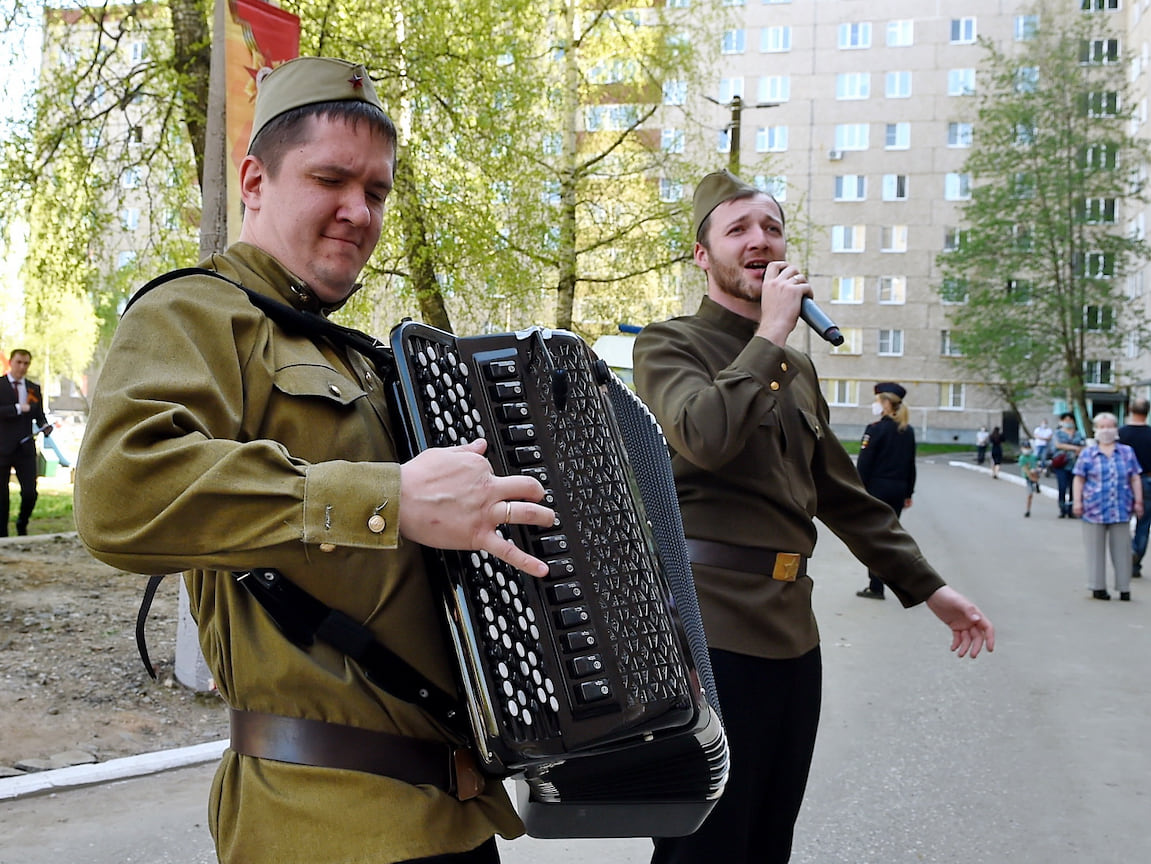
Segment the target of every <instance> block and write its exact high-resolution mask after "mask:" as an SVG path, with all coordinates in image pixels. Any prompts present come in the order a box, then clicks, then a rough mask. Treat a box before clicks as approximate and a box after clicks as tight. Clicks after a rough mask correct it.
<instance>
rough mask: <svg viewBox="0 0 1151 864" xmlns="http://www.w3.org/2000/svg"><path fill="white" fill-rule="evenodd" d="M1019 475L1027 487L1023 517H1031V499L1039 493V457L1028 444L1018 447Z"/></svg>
mask: <svg viewBox="0 0 1151 864" xmlns="http://www.w3.org/2000/svg"><path fill="white" fill-rule="evenodd" d="M1019 473H1020V475H1022V477H1023V482H1024V483H1025V484H1026V485H1027V510H1026V511H1025V512H1024V513H1023V515H1024V516H1030V515H1031V498H1032V496H1033V495H1034V494H1035V493H1036V492H1038V491H1039V456H1038V455H1037V454H1036V453H1035V451H1034V450H1032V449H1031V445H1030V444H1020V445H1019Z"/></svg>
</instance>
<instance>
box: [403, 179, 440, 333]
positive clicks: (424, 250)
mask: <svg viewBox="0 0 1151 864" xmlns="http://www.w3.org/2000/svg"><path fill="white" fill-rule="evenodd" d="M408 168H410V165H409V164H408V163H406V162H405V163H404V164H403V165H400V164H399V162H398V160H397V164H396V178H395V189H394V192H393V194H394V196H395V201H396V205H397V206H396V210H397V213H398V215H399V221H400V226H401V230H403V232H404V260H406V261H407V263H408V284H409V285H411V287H412V291H413V292H414V293H415V295H416V300H417V302H418V303H419V304H420V317H422V318H423V320H424V323H425V324H429V325H431V326H432V327H438V328H439V329H441V330H446V331H447V332H449V333H451V332H452V322H451V319H450V318H449V317H448V308H447V305H446V304H445V303H444V295H443V292H441V291H440V283H439V282H438V281H436V267H435V252H434V250H433V249H432V248H431V247H430V246H429V245H428V235H427V225H426V222H425V220H424V211H423V205H422V204H421V203H420V198H419V194H418V193H417V192H416V184H415V182H414V180H413V179H412V177H411V176H410V175H409V173H408V170H407V169H408Z"/></svg>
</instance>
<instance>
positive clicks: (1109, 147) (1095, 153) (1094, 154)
mask: <svg viewBox="0 0 1151 864" xmlns="http://www.w3.org/2000/svg"><path fill="white" fill-rule="evenodd" d="M1079 158H1080V164H1081V165H1082V166H1083V167H1084V168H1095V169H1100V170H1106V171H1113V170H1115V168H1116V166H1117V165H1118V164H1119V146H1118V145H1116V144H1111V143H1108V142H1101V143H1099V144H1092V145H1091V146H1090V147H1087V148H1085V149H1084V150H1083V152H1082V154H1081V155H1080V157H1079Z"/></svg>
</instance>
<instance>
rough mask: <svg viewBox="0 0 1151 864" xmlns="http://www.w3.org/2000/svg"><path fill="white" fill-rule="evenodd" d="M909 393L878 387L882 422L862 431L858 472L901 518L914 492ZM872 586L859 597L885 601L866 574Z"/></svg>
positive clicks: (879, 584)
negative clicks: (907, 396)
mask: <svg viewBox="0 0 1151 864" xmlns="http://www.w3.org/2000/svg"><path fill="white" fill-rule="evenodd" d="M906 395H907V391H906V390H905V389H904V388H903V387H901V386H899V385H898V384H895V383H893V382H890V381H886V382H884V383H882V384H876V385H875V401H874V402H873V403H872V405H871V412H872V413H873V414H875V415H876V416H877V417H878V418H879V419H878V420H876V421H875V422H874V423H872V424H871V425H869V426H868V427H867V428H866V429H864V430H863V439H862V440H861V441H860V442H859V459H858V460H857V461H856V466H855V467H856V469H857V470H858V471H859V477H860V479H861V480H863V486H864V488H865V489H867V491H868V492H869V493H871V495H872V497H875V498H878V499H879V500H880V501H883V502H884V503H885V504H887V505H888V506H889V507H891V509H892V510H894V511H895V515H896V516H898V515H899V514H900V513H902V512H903V508H904V507H910V506H911V495H912V493H913V492H914V491H915V430H914V429H912V428H911V426H910V424H909V422H908V421H909V419H910V412H909V411H908V410H907V405H905V404H904V402H903V398H904V397H905V396H906ZM867 577H868V581H869V584H868V586H867V587H866V588H864V589H863V590H861V591H856V592H855V594H856V596H857V597H866V598H868V599H871V600H883V599H884V590H883V581H882V580H881V579H879V577H878V576H876V575H875V574H874V573H871V572H868V574H867Z"/></svg>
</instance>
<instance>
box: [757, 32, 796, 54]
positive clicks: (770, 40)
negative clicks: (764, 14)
mask: <svg viewBox="0 0 1151 864" xmlns="http://www.w3.org/2000/svg"><path fill="white" fill-rule="evenodd" d="M759 50H760V51H762V52H763V53H764V54H778V53H780V52H782V51H790V50H791V28H790V27H764V28H763V29H762V30H761V31H760V32H759Z"/></svg>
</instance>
